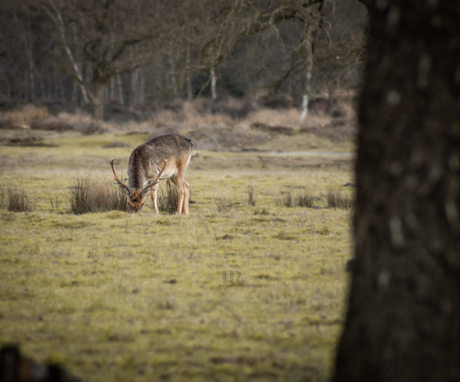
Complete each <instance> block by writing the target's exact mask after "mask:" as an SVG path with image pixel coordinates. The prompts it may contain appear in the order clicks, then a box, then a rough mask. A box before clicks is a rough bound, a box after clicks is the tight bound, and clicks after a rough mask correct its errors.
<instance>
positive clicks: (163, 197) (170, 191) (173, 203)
mask: <svg viewBox="0 0 460 382" xmlns="http://www.w3.org/2000/svg"><path fill="white" fill-rule="evenodd" d="M178 206H179V188H178V187H177V186H176V185H175V184H173V183H171V185H170V186H169V187H168V186H167V187H159V188H158V210H159V211H161V212H167V213H168V214H170V215H174V214H175V213H176V212H177V207H178Z"/></svg>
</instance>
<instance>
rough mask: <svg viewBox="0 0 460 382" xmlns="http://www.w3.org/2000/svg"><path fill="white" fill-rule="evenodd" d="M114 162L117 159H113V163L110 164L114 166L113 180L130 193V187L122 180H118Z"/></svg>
mask: <svg viewBox="0 0 460 382" xmlns="http://www.w3.org/2000/svg"><path fill="white" fill-rule="evenodd" d="M114 161H115V159H112V162H111V163H110V164H111V165H112V170H113V175H114V176H115V177H114V178H113V179H115V180H116V182H117V183H118V184H119V185H120V186H122V187H124V188H126V189H127V190H128V192H129V193H130V191H129V187H128V186H127V185H126V184H125V183H123V182H122V181H121V180H120V179H118V176H117V173H116V172H115V167H113V162H114Z"/></svg>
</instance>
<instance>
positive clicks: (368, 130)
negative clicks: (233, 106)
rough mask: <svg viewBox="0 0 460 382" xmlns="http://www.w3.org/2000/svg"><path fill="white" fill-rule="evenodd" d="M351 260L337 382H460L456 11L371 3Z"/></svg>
mask: <svg viewBox="0 0 460 382" xmlns="http://www.w3.org/2000/svg"><path fill="white" fill-rule="evenodd" d="M370 12H371V25H370V30H369V43H368V61H367V70H366V77H365V85H364V89H363V92H362V97H361V107H360V111H359V117H360V127H359V133H358V159H357V164H356V182H357V207H356V211H355V216H354V242H355V257H356V260H355V266H354V269H353V280H352V284H351V289H350V297H349V303H348V311H347V315H346V321H345V328H344V332H343V336H342V338H341V341H340V344H339V348H338V353H337V359H336V370H335V375H334V377H333V381H337V382H338V381H363V382H364V381H366V382H368V381H373V382H376V381H392V382H397V381H404V382H406V381H433V382H434V381H436V382H440V381H458V380H460V272H459V268H460V265H459V264H460V222H459V208H458V207H459V190H460V12H459V5H458V2H457V1H420V0H405V1H400V0H399V1H398V0H389V1H379V0H377V1H373V4H372V5H370Z"/></svg>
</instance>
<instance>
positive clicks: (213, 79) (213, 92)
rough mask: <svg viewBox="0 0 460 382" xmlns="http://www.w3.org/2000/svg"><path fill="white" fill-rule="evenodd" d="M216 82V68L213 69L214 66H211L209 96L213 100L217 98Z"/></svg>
mask: <svg viewBox="0 0 460 382" xmlns="http://www.w3.org/2000/svg"><path fill="white" fill-rule="evenodd" d="M216 83H217V78H216V70H215V69H214V66H213V67H212V68H211V97H212V99H214V100H215V99H216V98H217V93H216Z"/></svg>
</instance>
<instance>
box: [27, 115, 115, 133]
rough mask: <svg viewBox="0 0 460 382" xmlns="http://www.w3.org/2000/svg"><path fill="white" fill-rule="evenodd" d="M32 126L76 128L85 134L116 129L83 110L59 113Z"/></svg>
mask: <svg viewBox="0 0 460 382" xmlns="http://www.w3.org/2000/svg"><path fill="white" fill-rule="evenodd" d="M32 128H34V129H39V130H54V131H65V130H75V131H79V132H81V133H82V134H85V135H93V134H102V133H105V132H107V131H112V130H114V126H113V125H112V124H110V123H107V122H101V121H98V120H96V119H94V118H93V117H92V116H90V115H89V114H86V113H83V112H82V111H78V112H76V113H74V114H70V113H66V112H62V113H59V114H58V115H57V116H52V117H49V118H46V119H44V120H42V121H40V122H37V123H35V124H34V125H33V126H32Z"/></svg>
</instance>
